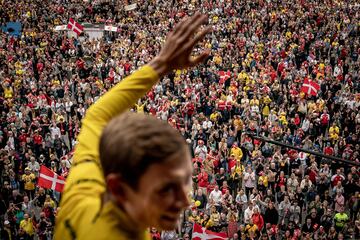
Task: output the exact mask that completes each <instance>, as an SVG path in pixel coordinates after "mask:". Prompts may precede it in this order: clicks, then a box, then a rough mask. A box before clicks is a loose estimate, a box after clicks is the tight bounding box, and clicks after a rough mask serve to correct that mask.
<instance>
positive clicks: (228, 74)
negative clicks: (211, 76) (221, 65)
mask: <svg viewBox="0 0 360 240" xmlns="http://www.w3.org/2000/svg"><path fill="white" fill-rule="evenodd" d="M219 76H220V81H219V84H223V83H224V82H225V81H226V80H227V79H229V78H230V77H231V72H230V71H227V72H225V71H219Z"/></svg>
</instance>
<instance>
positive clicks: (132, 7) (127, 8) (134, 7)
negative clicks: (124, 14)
mask: <svg viewBox="0 0 360 240" xmlns="http://www.w3.org/2000/svg"><path fill="white" fill-rule="evenodd" d="M136 8H137V4H136V3H133V4H130V5H127V6H125V11H131V10H134V9H136Z"/></svg>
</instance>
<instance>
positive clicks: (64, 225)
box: [55, 14, 210, 239]
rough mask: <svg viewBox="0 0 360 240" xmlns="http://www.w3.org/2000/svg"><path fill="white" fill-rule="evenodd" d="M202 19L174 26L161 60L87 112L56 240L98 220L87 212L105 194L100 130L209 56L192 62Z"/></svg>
mask: <svg viewBox="0 0 360 240" xmlns="http://www.w3.org/2000/svg"><path fill="white" fill-rule="evenodd" d="M206 19H207V17H206V16H204V15H201V14H195V15H194V16H193V17H190V18H188V19H186V20H185V21H183V22H181V23H180V24H178V25H177V26H176V27H175V29H174V31H173V32H171V33H170V34H169V35H168V37H167V40H166V42H165V44H164V45H163V47H162V50H161V52H160V53H159V55H157V56H156V57H155V58H154V59H153V60H152V61H151V62H150V63H149V64H148V65H146V66H144V67H142V68H141V69H139V70H137V71H136V72H135V73H133V74H132V75H131V76H129V77H127V78H125V79H124V80H123V81H121V82H120V83H119V84H117V85H116V86H115V87H113V88H112V89H111V90H110V91H108V92H107V93H106V94H105V95H104V96H102V97H101V98H100V99H99V100H98V101H97V102H96V103H95V104H93V105H92V106H91V107H90V108H89V109H88V111H87V113H86V115H85V117H84V119H83V121H82V126H81V132H80V135H79V137H78V145H77V146H76V148H75V153H74V158H73V165H72V168H71V171H70V174H69V177H68V179H67V181H66V186H65V190H64V192H63V196H62V200H61V204H60V207H61V210H60V211H59V215H58V217H57V224H56V230H55V239H70V238H67V237H66V236H67V235H66V236H65V235H64V233H67V234H70V235H71V236H75V235H80V236H81V235H82V234H85V235H86V233H84V232H82V231H83V230H84V228H81V226H84V225H88V224H91V223H92V222H93V220H94V219H95V218H96V216H97V215H96V213H95V212H94V211H89V209H97V208H99V207H100V205H101V194H102V193H103V192H104V191H105V181H104V177H103V173H102V169H101V166H100V159H99V141H100V136H101V133H102V131H103V129H104V127H105V126H106V125H107V123H108V122H109V121H110V120H111V119H112V118H114V117H115V116H117V115H119V114H121V113H122V112H124V111H126V110H127V109H128V108H130V107H131V106H132V105H133V104H135V103H136V102H137V100H138V99H139V98H141V97H142V96H144V95H145V93H146V92H147V91H149V90H150V89H151V87H152V86H153V85H154V84H155V83H156V82H157V81H158V80H159V78H161V77H162V76H164V75H165V74H167V73H169V72H170V71H172V70H174V69H184V68H188V67H192V66H195V65H197V64H199V63H200V62H202V61H204V60H205V59H206V57H207V56H208V53H207V52H203V53H201V54H200V55H198V56H197V57H195V58H194V57H191V53H192V49H193V47H194V46H195V45H196V44H197V43H198V42H199V41H200V40H201V39H203V38H204V36H205V35H206V34H207V33H208V32H209V31H210V28H205V29H203V30H202V31H200V32H199V33H198V34H197V35H195V37H193V36H194V34H195V33H196V32H197V31H198V30H199V28H200V26H201V25H202V24H204V23H205V22H206ZM70 235H69V236H70Z"/></svg>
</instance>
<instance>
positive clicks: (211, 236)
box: [192, 223, 228, 240]
mask: <svg viewBox="0 0 360 240" xmlns="http://www.w3.org/2000/svg"><path fill="white" fill-rule="evenodd" d="M192 239H193V240H227V239H228V238H227V236H226V233H216V232H212V231H209V230H206V228H203V227H201V226H200V225H198V224H196V223H194V228H193V232H192Z"/></svg>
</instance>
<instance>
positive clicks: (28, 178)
mask: <svg viewBox="0 0 360 240" xmlns="http://www.w3.org/2000/svg"><path fill="white" fill-rule="evenodd" d="M35 178H36V177H35V175H34V174H33V173H31V171H30V168H28V167H27V168H25V174H23V175H22V177H21V180H22V181H23V182H24V189H25V192H26V194H27V195H28V197H29V198H30V199H33V198H34V193H35V183H34V181H35Z"/></svg>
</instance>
